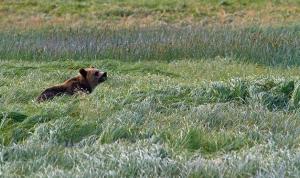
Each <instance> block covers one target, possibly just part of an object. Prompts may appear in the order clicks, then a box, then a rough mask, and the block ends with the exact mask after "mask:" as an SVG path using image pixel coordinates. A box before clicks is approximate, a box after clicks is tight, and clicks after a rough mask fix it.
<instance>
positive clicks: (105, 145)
mask: <svg viewBox="0 0 300 178" xmlns="http://www.w3.org/2000/svg"><path fill="white" fill-rule="evenodd" d="M0 64H1V65H0V66H1V70H0V76H1V77H0V93H1V96H0V106H1V108H0V109H1V115H0V116H1V117H0V120H1V121H0V135H1V137H0V138H1V140H0V141H1V147H0V164H1V166H0V175H1V176H5V177H6V176H18V175H26V176H30V177H32V176H33V177H39V176H45V175H48V176H50V177H53V176H67V177H76V176H77V177H95V176H115V177H119V176H123V177H132V176H138V177H169V176H183V177H186V176H195V177H199V176H217V177H219V176H224V177H239V176H242V177H243V176H259V177H265V176H281V175H284V176H297V175H299V159H298V158H299V142H300V140H299V128H300V120H299V114H300V113H299V108H298V105H297V104H298V102H299V94H298V90H299V86H298V85H299V83H298V81H299V77H298V76H299V75H300V70H299V67H291V68H289V69H288V70H287V69H286V68H284V67H262V66H259V65H255V64H240V63H237V62H235V61H234V60H232V59H230V58H214V59H211V60H197V61H195V60H190V61H189V60H185V61H183V60H179V61H173V62H163V61H148V62H146V61H145V62H124V61H120V60H119V61H118V60H93V61H88V60H86V61H73V60H66V61H52V62H50V61H48V62H30V61H28V62H25V61H15V60H3V61H1V62H0ZM90 64H92V65H94V66H97V67H99V68H100V69H103V70H105V71H107V72H108V76H109V79H108V81H106V82H104V83H103V84H101V85H100V86H99V87H97V89H96V90H95V91H94V92H93V93H92V94H90V95H77V96H72V97H70V96H63V97H58V98H55V99H54V100H53V101H50V102H44V103H41V104H38V103H36V102H35V101H34V100H35V98H36V96H38V94H39V93H40V92H41V91H42V90H43V89H44V88H46V87H47V86H50V85H53V84H56V83H58V82H62V81H63V80H65V79H67V78H69V77H71V76H74V75H76V74H77V73H78V71H77V70H78V69H79V68H80V67H86V66H89V65H90ZM245 68H247V70H245Z"/></svg>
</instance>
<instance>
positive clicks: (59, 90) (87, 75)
mask: <svg viewBox="0 0 300 178" xmlns="http://www.w3.org/2000/svg"><path fill="white" fill-rule="evenodd" d="M79 73H80V74H79V75H78V76H76V77H73V78H71V79H69V80H66V81H65V82H64V83H62V84H60V85H55V86H53V87H50V88H47V89H46V90H45V91H43V92H42V94H40V96H39V97H38V98H37V101H38V102H41V101H45V100H50V99H52V98H54V97H55V96H60V95H63V94H67V95H73V94H75V93H76V92H80V91H81V92H84V93H91V92H92V91H93V89H94V88H95V87H96V86H97V85H98V84H100V83H102V82H104V81H105V80H106V79H107V73H106V72H101V71H100V70H98V69H96V68H94V67H90V68H86V69H83V68H81V69H80V70H79Z"/></svg>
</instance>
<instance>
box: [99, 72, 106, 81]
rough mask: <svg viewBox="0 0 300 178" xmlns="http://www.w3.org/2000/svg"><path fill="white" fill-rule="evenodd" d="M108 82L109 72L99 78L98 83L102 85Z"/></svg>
mask: <svg viewBox="0 0 300 178" xmlns="http://www.w3.org/2000/svg"><path fill="white" fill-rule="evenodd" d="M105 80H107V72H104V73H103V74H102V76H101V77H100V78H99V80H98V83H102V82H104V81H105Z"/></svg>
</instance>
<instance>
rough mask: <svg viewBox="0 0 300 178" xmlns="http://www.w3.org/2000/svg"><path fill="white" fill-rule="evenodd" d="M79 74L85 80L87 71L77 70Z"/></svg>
mask: <svg viewBox="0 0 300 178" xmlns="http://www.w3.org/2000/svg"><path fill="white" fill-rule="evenodd" d="M79 73H80V74H81V75H82V76H83V77H84V78H85V77H86V75H87V71H86V70H85V69H83V68H81V69H80V70H79Z"/></svg>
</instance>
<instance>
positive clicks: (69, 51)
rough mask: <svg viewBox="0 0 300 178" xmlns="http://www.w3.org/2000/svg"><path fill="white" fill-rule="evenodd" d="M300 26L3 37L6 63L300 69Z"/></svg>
mask: <svg viewBox="0 0 300 178" xmlns="http://www.w3.org/2000/svg"><path fill="white" fill-rule="evenodd" d="M299 30H300V27H299V25H294V26H290V27H287V28H283V27H268V28H260V27H248V28H243V29H237V28H233V27H214V28H207V27H206V28H201V27H192V26H188V27H172V26H160V27H149V28H126V29H116V30H113V29H69V30H63V29H60V28H52V29H45V30H38V31H37V30H29V31H18V30H17V31H8V32H0V56H1V59H5V60H11V59H14V60H33V61H44V60H48V61H52V60H67V59H74V60H92V59H119V60H127V61H143V60H165V61H172V60H179V59H187V58H188V59H195V60H197V59H199V58H202V59H211V58H214V57H216V56H220V57H226V58H228V57H229V58H232V59H234V60H237V61H241V62H247V63H256V64H263V65H272V66H275V65H283V66H292V65H299V64H300V62H299V61H300V60H299V56H300V50H299V46H300V34H299Z"/></svg>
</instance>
